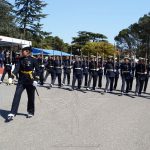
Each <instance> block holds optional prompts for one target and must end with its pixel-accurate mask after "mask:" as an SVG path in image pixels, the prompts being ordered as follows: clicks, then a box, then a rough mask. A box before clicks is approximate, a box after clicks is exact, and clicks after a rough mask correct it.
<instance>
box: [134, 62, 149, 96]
mask: <svg viewBox="0 0 150 150" xmlns="http://www.w3.org/2000/svg"><path fill="white" fill-rule="evenodd" d="M146 74H147V73H146V68H145V64H144V63H141V62H139V63H138V64H137V65H136V70H135V77H136V90H135V93H136V95H137V94H138V95H141V92H142V89H143V85H144V81H145V79H146Z"/></svg>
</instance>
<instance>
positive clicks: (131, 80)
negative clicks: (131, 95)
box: [129, 77, 134, 90]
mask: <svg viewBox="0 0 150 150" xmlns="http://www.w3.org/2000/svg"><path fill="white" fill-rule="evenodd" d="M133 80H134V77H131V79H130V83H129V90H132V85H133Z"/></svg>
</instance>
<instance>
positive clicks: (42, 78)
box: [37, 55, 45, 85]
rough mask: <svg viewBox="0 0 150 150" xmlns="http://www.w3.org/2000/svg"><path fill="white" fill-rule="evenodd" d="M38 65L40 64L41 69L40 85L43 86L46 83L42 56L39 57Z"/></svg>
mask: <svg viewBox="0 0 150 150" xmlns="http://www.w3.org/2000/svg"><path fill="white" fill-rule="evenodd" d="M37 63H38V67H39V69H40V80H39V81H40V85H43V83H44V67H45V66H44V60H43V58H42V55H38V57H37Z"/></svg>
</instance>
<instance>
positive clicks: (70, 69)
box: [0, 47, 150, 122]
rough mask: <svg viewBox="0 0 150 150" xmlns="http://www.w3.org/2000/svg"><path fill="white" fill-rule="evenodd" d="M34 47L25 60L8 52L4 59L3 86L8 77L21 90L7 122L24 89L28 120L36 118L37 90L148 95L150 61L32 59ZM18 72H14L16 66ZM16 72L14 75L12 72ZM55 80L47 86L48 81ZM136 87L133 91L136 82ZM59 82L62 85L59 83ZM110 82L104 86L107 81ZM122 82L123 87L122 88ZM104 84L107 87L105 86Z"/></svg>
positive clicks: (17, 90) (70, 58) (17, 94)
mask: <svg viewBox="0 0 150 150" xmlns="http://www.w3.org/2000/svg"><path fill="white" fill-rule="evenodd" d="M31 51H32V49H31V47H25V48H23V49H22V56H19V55H17V56H16V57H15V59H14V60H12V59H10V53H9V52H7V53H6V55H5V59H4V71H3V74H2V77H1V81H0V83H3V80H4V78H5V75H6V74H8V79H10V78H13V79H16V80H17V81H18V82H17V86H16V92H15V94H14V98H13V102H12V106H11V111H10V113H9V114H8V117H7V118H6V122H9V121H11V120H13V118H14V117H15V115H16V114H17V111H18V107H19V103H20V98H21V94H22V92H23V90H24V89H26V91H27V96H28V104H27V112H28V115H27V117H28V118H30V117H32V116H33V115H34V107H35V106H34V99H35V92H37V94H38V91H37V89H36V86H37V85H38V86H41V87H42V86H43V87H46V88H48V89H51V88H53V86H54V85H55V84H56V83H58V87H59V88H63V86H68V89H69V90H70V91H73V90H79V91H80V90H82V89H83V88H84V89H86V90H87V91H89V90H92V91H95V90H96V88H99V89H101V90H102V93H101V94H105V93H113V92H114V91H115V90H116V89H117V90H119V91H120V96H123V95H128V93H129V92H131V91H132V92H134V93H135V96H141V94H142V93H146V89H147V85H148V80H149V72H150V65H149V64H148V60H147V59H146V58H142V57H139V58H138V61H137V62H135V60H134V59H132V58H129V57H127V56H125V57H124V58H122V59H121V60H118V59H117V58H115V57H114V56H108V57H107V58H105V59H104V58H103V57H102V56H98V55H97V56H94V55H91V56H74V57H72V56H65V57H62V56H48V58H47V59H45V58H44V56H43V55H38V56H36V57H33V56H31ZM13 64H15V69H14V70H12V65H13ZM11 70H12V71H11ZM49 76H50V78H51V80H50V82H49V83H48V86H44V84H46V85H47V82H48V81H47V78H48V77H49ZM134 79H135V80H136V85H135V86H134V87H133V80H134ZM56 80H58V82H56ZM104 80H105V81H106V82H103V81H104ZM118 80H121V87H119V86H118ZM104 83H106V84H105V85H104Z"/></svg>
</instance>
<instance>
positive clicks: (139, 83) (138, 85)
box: [135, 77, 145, 94]
mask: <svg viewBox="0 0 150 150" xmlns="http://www.w3.org/2000/svg"><path fill="white" fill-rule="evenodd" d="M144 81H145V80H141V78H140V77H137V78H136V91H135V92H136V93H138V94H141V93H142V90H143V85H144Z"/></svg>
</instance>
